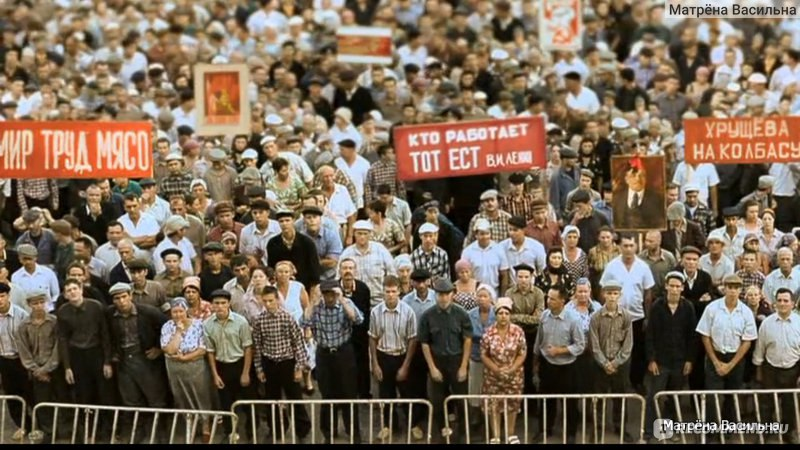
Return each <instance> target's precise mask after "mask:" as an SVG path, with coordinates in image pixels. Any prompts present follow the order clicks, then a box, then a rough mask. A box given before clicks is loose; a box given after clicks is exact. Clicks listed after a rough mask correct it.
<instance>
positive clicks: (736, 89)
mask: <svg viewBox="0 0 800 450" xmlns="http://www.w3.org/2000/svg"><path fill="white" fill-rule="evenodd" d="M725 90H726V91H731V92H740V91H741V90H742V87H741V86H739V83H728V85H727V86H725Z"/></svg>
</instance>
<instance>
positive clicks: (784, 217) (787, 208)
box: [773, 196, 795, 233]
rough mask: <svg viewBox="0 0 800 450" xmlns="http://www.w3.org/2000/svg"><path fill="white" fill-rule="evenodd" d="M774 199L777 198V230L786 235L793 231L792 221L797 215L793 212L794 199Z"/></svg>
mask: <svg viewBox="0 0 800 450" xmlns="http://www.w3.org/2000/svg"><path fill="white" fill-rule="evenodd" d="M773 198H775V203H776V208H775V228H776V229H778V230H781V231H783V232H784V233H789V232H791V231H792V225H794V223H793V220H792V219H793V218H794V217H795V213H794V211H792V206H793V203H794V197H778V196H774V197H773Z"/></svg>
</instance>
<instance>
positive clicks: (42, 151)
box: [0, 121, 153, 178]
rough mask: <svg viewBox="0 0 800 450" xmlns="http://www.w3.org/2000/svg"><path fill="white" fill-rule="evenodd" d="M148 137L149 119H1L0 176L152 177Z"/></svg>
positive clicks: (150, 144)
mask: <svg viewBox="0 0 800 450" xmlns="http://www.w3.org/2000/svg"><path fill="white" fill-rule="evenodd" d="M152 140H153V126H152V124H150V123H149V122H66V121H65V122H27V121H25V122H0V177H2V178H113V177H125V178H142V177H151V176H153V169H152V165H153V144H152Z"/></svg>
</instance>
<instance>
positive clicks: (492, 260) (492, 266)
mask: <svg viewBox="0 0 800 450" xmlns="http://www.w3.org/2000/svg"><path fill="white" fill-rule="evenodd" d="M472 228H473V230H474V231H475V236H476V237H477V239H476V240H475V242H473V243H471V244H469V245H467V246H466V247H464V251H462V252H461V258H462V259H466V260H467V261H469V262H470V264H472V273H473V275H474V276H475V279H476V280H478V282H479V283H486V284H488V285H489V286H491V287H492V288H493V289H494V290H495V292H505V291H506V290H507V289H508V288H509V287H510V284H509V283H510V280H509V274H508V272H509V265H508V259H506V254H505V252H503V249H502V247H500V244H498V243H497V242H494V241H492V233H491V229H492V226H491V224H490V223H489V221H488V220H486V219H484V218H480V219H478V220H476V221H475V224H474V225H473V227H472Z"/></svg>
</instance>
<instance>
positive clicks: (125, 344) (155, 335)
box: [106, 283, 168, 437]
mask: <svg viewBox="0 0 800 450" xmlns="http://www.w3.org/2000/svg"><path fill="white" fill-rule="evenodd" d="M108 293H109V295H110V296H111V298H112V299H113V300H114V306H113V307H111V308H109V309H108V310H107V311H106V319H107V320H108V333H109V336H110V339H111V346H112V347H111V351H112V354H113V355H114V357H115V360H116V361H117V365H116V368H117V387H118V388H119V392H120V399H121V400H122V406H126V407H132V408H143V407H148V408H166V407H167V386H168V384H167V377H166V375H167V374H166V372H165V371H164V359H163V358H162V352H161V342H160V340H161V327H162V326H163V325H164V323H166V321H167V318H166V316H164V314H162V313H161V311H160V310H159V309H158V308H155V307H153V306H151V305H147V304H143V303H137V302H136V301H135V300H134V298H133V296H132V295H131V294H132V290H131V287H130V286H129V285H127V284H124V283H117V284H115V285H114V286H112V287H111V289H110V290H109V291H108ZM143 419H144V420H141V421H140V422H139V427H140V428H139V430H137V432H138V433H142V432H144V433H143V434H144V436H145V437H147V436H148V432H147V430H149V429H150V427H149V426H147V425H146V423H147V422H150V420H152V418H151V417H145V418H143Z"/></svg>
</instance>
